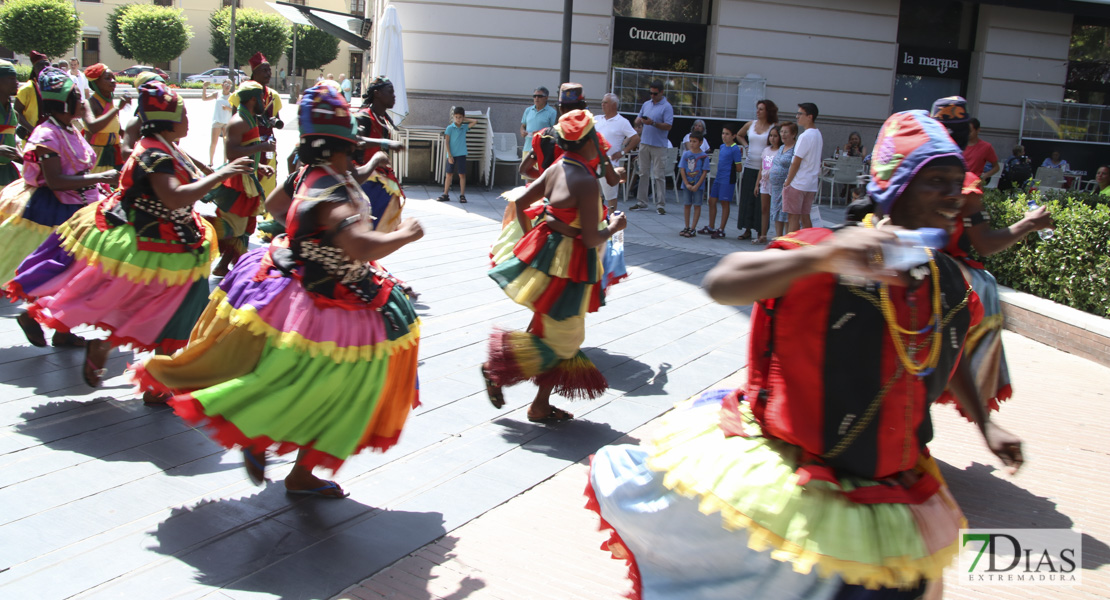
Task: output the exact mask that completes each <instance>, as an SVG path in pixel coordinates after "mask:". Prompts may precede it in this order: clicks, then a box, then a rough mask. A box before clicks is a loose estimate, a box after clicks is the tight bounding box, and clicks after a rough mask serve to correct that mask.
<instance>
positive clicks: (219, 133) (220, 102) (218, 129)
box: [201, 79, 231, 167]
mask: <svg viewBox="0 0 1110 600" xmlns="http://www.w3.org/2000/svg"><path fill="white" fill-rule="evenodd" d="M221 85H222V87H223V90H222V91H223V95H220V96H217V95H216V94H213V95H211V96H209V95H208V82H207V81H206V82H204V88H203V91H202V94H203V95H202V96H201V99H202V100H212V99H214V98H215V99H216V108H214V109H213V110H212V144H211V145H210V146H209V147H208V166H210V167H211V166H212V157H213V156H215V154H216V141H217V140H219V139H220V138H221V137H223V135H224V131H225V130H226V129H227V123H228V121H230V120H231V102H230V101H229V100H228V99H229V98H231V80H230V79H225V80H224V82H223V83H222V84H221Z"/></svg>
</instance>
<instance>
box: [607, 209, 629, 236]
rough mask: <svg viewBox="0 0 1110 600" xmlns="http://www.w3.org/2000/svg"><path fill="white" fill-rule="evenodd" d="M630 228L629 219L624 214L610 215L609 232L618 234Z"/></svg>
mask: <svg viewBox="0 0 1110 600" xmlns="http://www.w3.org/2000/svg"><path fill="white" fill-rule="evenodd" d="M625 227H628V219H627V218H626V217H625V216H624V213H623V212H615V213H613V214H611V215H609V232H610V233H616V232H618V231H622V230H624V228H625Z"/></svg>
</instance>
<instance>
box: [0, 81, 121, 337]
mask: <svg viewBox="0 0 1110 600" xmlns="http://www.w3.org/2000/svg"><path fill="white" fill-rule="evenodd" d="M37 89H38V90H39V93H40V94H41V95H42V104H41V105H40V107H39V108H40V109H41V110H42V111H43V114H45V115H47V117H46V119H45V120H44V121H43V122H42V124H41V125H39V126H37V127H35V129H34V131H32V132H31V135H30V137H28V139H27V145H26V146H25V152H24V155H23V164H24V166H23V177H22V178H20V179H17V180H15V181H13V182H11V183H10V184H8V185H7V186H6V187H5V188H4V191H3V192H2V193H0V239H3V240H4V247H3V248H2V249H0V281H8V280H10V279H11V278H12V277H13V276H14V275H15V274H16V267H17V266H19V264H20V262H22V261H23V259H24V258H27V255H29V254H31V253H32V252H34V251H35V249H36V248H38V247H39V246H40V245H41V244H42V243H43V242H45V241H46V239H47V238H48V237H49V236H50V234H51V233H52V232H53V231H54V228H55V227H57V226H58V225H61V224H62V223H64V222H65V221H66V219H68V218H70V217H72V216H73V215H74V213H76V212H77V211H78V210H80V209H81V208H82V207H83V206H85V205H86V204H89V203H92V202H96V201H97V200H99V199H100V198H101V187H100V186H101V185H103V186H104V188H103V190H104V191H107V186H108V185H111V184H114V183H115V182H116V180H117V179H118V177H119V173H117V172H116V171H103V172H100V173H90V170H91V169H92V168H93V166H94V165H95V164H96V153H95V152H93V149H92V147H91V146H89V143H88V142H87V141H85V138H84V137H83V136H82V135H81V133H80V132H78V131H77V129H76V128H75V127H74V126H73V120H74V119H75V118H76V116H77V111H78V110H79V108H80V106H81V104H82V103H81V100H80V98H79V92H78V90H77V88H76V86H75V85H74V82H73V80H72V79H70V77H69V75H68V74H66V73H65V72H64V71H61V70H60V69H55V68H53V67H47V68H45V69H43V70H42V72H41V73H39V79H38V87H37ZM18 321H19V326H20V328H21V329H23V333H24V334H25V335H26V336H27V340H28V341H29V342H31V344H32V345H35V346H40V347H41V346H45V345H46V337H45V336H44V335H43V332H42V328H41V327H39V325H38V323H36V322H35V319H33V318H32V317H31V316H30V315H28V314H26V313H24V314H21V315H20V316H19V319H18ZM52 343H53V345H55V346H84V345H85V343H84V340H82V339H81V338H79V337H77V336H75V335H73V334H71V333H68V332H65V331H58V332H55V333H54V338H53V340H52Z"/></svg>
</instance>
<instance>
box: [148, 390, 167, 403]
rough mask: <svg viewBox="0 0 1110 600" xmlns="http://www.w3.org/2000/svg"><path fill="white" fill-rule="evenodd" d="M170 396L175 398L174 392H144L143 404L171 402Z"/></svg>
mask: <svg viewBox="0 0 1110 600" xmlns="http://www.w3.org/2000/svg"><path fill="white" fill-rule="evenodd" d="M170 398H173V395H172V394H164V393H162V392H155V391H153V390H147V391H145V392H143V404H165V403H166V402H169V400H170Z"/></svg>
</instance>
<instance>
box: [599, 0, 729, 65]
mask: <svg viewBox="0 0 1110 600" xmlns="http://www.w3.org/2000/svg"><path fill="white" fill-rule="evenodd" d="M709 15H710V2H709V0H616V1H615V2H614V3H613V16H614V17H615V18H614V20H613V29H614V31H613V66H614V67H623V68H627V69H643V70H648V71H652V70H655V71H679V72H684V73H702V72H704V70H705V40H706V37H707V33H708V26H707V24H708V22H709Z"/></svg>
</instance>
